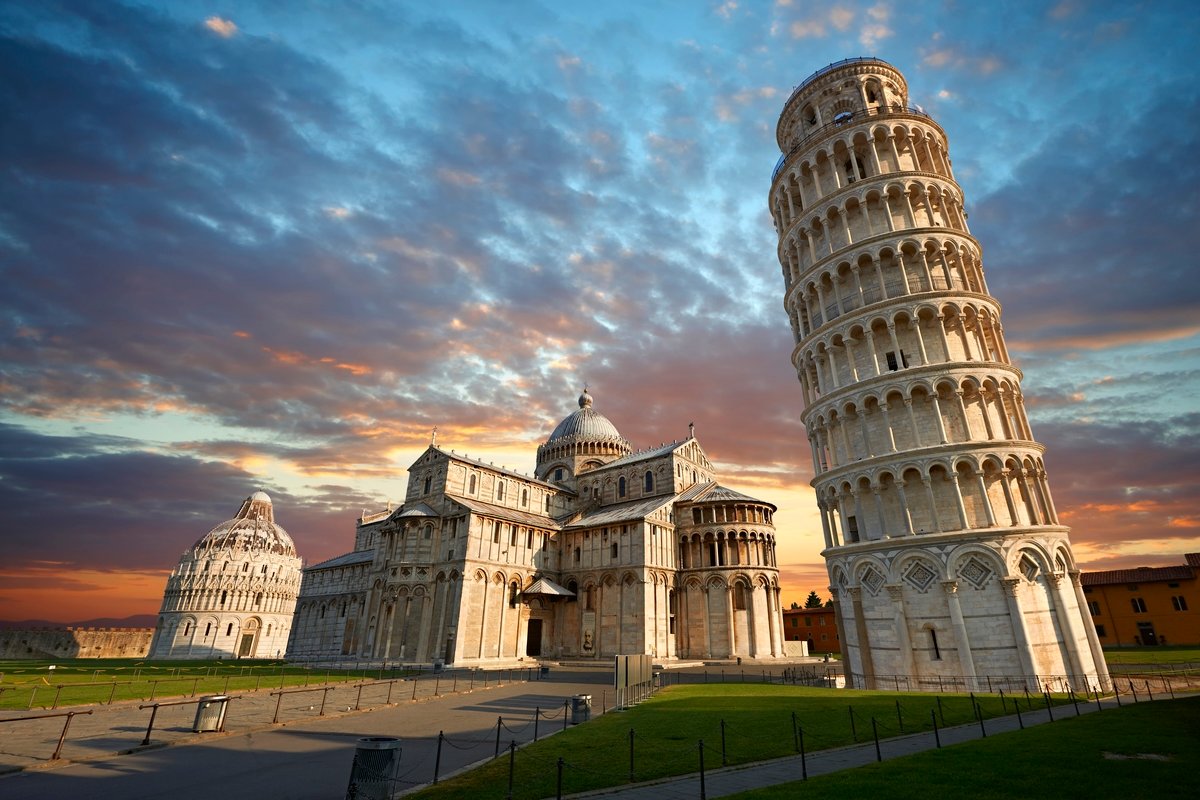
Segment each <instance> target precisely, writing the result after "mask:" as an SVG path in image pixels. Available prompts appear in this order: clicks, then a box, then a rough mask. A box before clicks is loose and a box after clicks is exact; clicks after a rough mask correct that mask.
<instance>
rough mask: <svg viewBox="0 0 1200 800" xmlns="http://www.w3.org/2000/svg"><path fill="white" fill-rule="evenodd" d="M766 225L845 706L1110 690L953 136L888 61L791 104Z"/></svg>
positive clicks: (846, 70) (819, 85) (844, 64)
mask: <svg viewBox="0 0 1200 800" xmlns="http://www.w3.org/2000/svg"><path fill="white" fill-rule="evenodd" d="M776 133H777V140H778V143H779V147H780V149H781V150H782V151H783V156H782V157H781V158H780V159H779V163H778V165H777V166H776V168H775V172H774V174H773V175H772V179H771V191H770V196H769V206H770V211H771V215H772V217H773V218H774V221H775V226H776V229H777V231H778V234H779V250H778V255H779V262H780V265H781V266H782V268H783V280H784V288H785V295H784V307H785V309H786V310H787V313H788V316H789V319H790V321H791V328H792V334H793V337H794V342H795V348H794V350H793V351H792V363H793V366H794V367H795V368H796V370H797V374H798V376H799V378H800V384H801V389H802V391H803V396H804V405H805V410H804V414H803V417H802V419H803V421H804V426H805V428H806V429H807V431H808V439H809V444H810V446H811V451H812V459H813V466H814V472H815V475H816V477H815V478H814V479H813V481H812V486H813V488H814V489H815V491H816V495H817V503H818V506H819V508H820V512H821V521H822V525H823V528H824V531H823V532H824V536H825V549H824V551H823V555H824V556H825V559H826V564H827V567H828V570H829V578H830V591H831V592H832V593H833V596H834V598H835V601H836V607H837V610H838V620H839V623H840V628H841V644H842V649H843V652H844V653H845V654H846V672H847V678H848V682H849V684H850V685H856V686H858V687H864V688H890V687H893V686H895V687H901V686H908V687H911V688H924V687H930V688H936V687H943V686H945V685H955V684H956V683H957V685H959V686H964V687H965V688H968V689H979V688H986V687H992V686H997V685H999V686H1005V685H1006V684H1007V685H1014V684H1015V685H1016V686H1022V685H1024V686H1028V687H1029V688H1034V689H1038V688H1041V687H1042V686H1044V685H1045V684H1046V683H1052V685H1055V686H1061V683H1060V681H1064V680H1065V681H1066V682H1069V683H1070V684H1071V685H1072V686H1075V687H1077V688H1081V687H1085V686H1087V687H1093V686H1095V687H1099V688H1102V689H1108V688H1109V676H1108V673H1107V669H1106V667H1105V662H1104V656H1103V653H1102V651H1101V649H1100V642H1099V640H1098V638H1097V636H1096V630H1095V628H1094V626H1093V625H1092V622H1091V619H1090V618H1089V616H1088V614H1087V611H1086V603H1085V601H1084V597H1083V591H1082V588H1081V585H1080V573H1079V569H1078V567H1077V566H1076V562H1075V557H1074V555H1073V554H1072V551H1071V543H1070V541H1069V538H1068V528H1067V527H1066V526H1065V525H1063V524H1062V523H1061V521H1060V520H1059V516H1058V511H1057V510H1056V509H1055V506H1054V501H1053V500H1052V498H1051V494H1050V487H1049V484H1048V483H1047V480H1046V470H1045V466H1044V463H1043V451H1044V448H1043V446H1042V445H1041V444H1039V443H1038V442H1037V440H1035V439H1034V437H1033V433H1032V431H1031V429H1030V427H1029V420H1028V418H1027V417H1026V413H1025V406H1024V402H1023V397H1022V393H1021V371H1020V370H1019V369H1018V368H1017V366H1016V365H1015V364H1014V363H1013V361H1012V359H1011V358H1010V357H1009V353H1008V349H1007V347H1006V346H1005V343H1004V336H1003V329H1002V327H1001V325H1000V304H999V303H998V302H997V301H996V299H995V298H994V297H992V295H991V294H990V293H989V291H988V287H987V283H986V281H985V280H984V274H983V263H982V259H981V248H980V245H979V242H978V241H976V240H975V238H974V237H973V236H971V233H970V231H969V230H968V228H967V215H966V212H965V210H964V202H965V201H964V197H963V193H962V189H961V188H960V187H959V185H958V183H957V182H956V180H955V177H954V173H953V171H952V169H951V163H950V157H949V145H948V141H947V138H946V134H945V132H944V131H943V130H942V129H941V127H940V126H939V125H938V124H937V123H936V122H935V121H934V120H933V119H931V118H930V117H929V115H928V114H926V113H925V112H924V111H923V110H921V109H920V108H917V107H913V106H910V105H909V100H908V87H907V85H906V83H905V80H904V77H903V76H902V75H901V74H900V72H899V71H898V70H897V69H896V68H895V67H893V66H891V65H890V64H887V63H886V62H883V61H880V60H879V59H875V58H855V59H848V60H846V61H841V62H838V63H836V64H831V65H829V66H828V67H825V68H823V69H821V70H818V71H817V72H816V73H814V74H813V75H811V76H809V77H808V78H807V79H806V80H805V81H803V82H802V83H801V84H800V85H799V86H798V87H796V89H795V91H794V92H793V93H792V95H791V96H790V97H789V98H788V100H787V102H786V104H785V105H784V109H783V112H782V114H781V115H780V118H779V123H778V127H777V129H776Z"/></svg>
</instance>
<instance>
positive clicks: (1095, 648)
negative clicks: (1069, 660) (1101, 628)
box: [1069, 570, 1112, 692]
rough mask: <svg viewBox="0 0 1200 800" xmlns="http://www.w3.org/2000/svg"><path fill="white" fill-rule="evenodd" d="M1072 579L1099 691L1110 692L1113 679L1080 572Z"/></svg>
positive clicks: (1071, 575) (1071, 576)
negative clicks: (1083, 615) (1089, 609)
mask: <svg viewBox="0 0 1200 800" xmlns="http://www.w3.org/2000/svg"><path fill="white" fill-rule="evenodd" d="M1069 574H1070V578H1071V588H1072V590H1073V591H1074V592H1075V602H1076V604H1077V605H1078V607H1079V613H1080V614H1086V615H1087V616H1085V617H1084V622H1083V632H1084V633H1085V634H1086V635H1087V642H1088V650H1090V651H1091V654H1092V666H1093V668H1094V669H1095V673H1094V674H1095V676H1096V681H1097V683H1099V687H1098V688H1099V689H1101V690H1102V691H1105V692H1107V691H1109V690H1110V689H1112V679H1111V678H1110V677H1109V674H1108V664H1107V663H1106V662H1105V660H1104V650H1103V648H1102V647H1101V646H1100V637H1099V635H1098V634H1097V633H1096V626H1095V625H1094V624H1092V620H1091V615H1090V614H1088V611H1087V599H1086V598H1085V597H1084V595H1083V586H1082V584H1081V583H1080V581H1079V571H1078V570H1076V571H1074V572H1071V573H1069Z"/></svg>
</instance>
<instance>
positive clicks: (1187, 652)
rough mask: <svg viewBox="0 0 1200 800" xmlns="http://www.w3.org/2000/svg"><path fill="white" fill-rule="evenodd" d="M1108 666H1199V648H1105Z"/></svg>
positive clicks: (1105, 658)
mask: <svg viewBox="0 0 1200 800" xmlns="http://www.w3.org/2000/svg"><path fill="white" fill-rule="evenodd" d="M1104 660H1105V661H1107V662H1108V663H1109V664H1164V665H1169V664H1180V665H1183V664H1188V663H1190V664H1191V665H1192V666H1197V665H1200V647H1173V646H1172V647H1106V648H1104Z"/></svg>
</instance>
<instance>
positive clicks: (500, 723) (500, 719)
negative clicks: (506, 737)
mask: <svg viewBox="0 0 1200 800" xmlns="http://www.w3.org/2000/svg"><path fill="white" fill-rule="evenodd" d="M503 725H504V717H503V716H499V717H496V753H495V756H494V757H495V758H499V757H500V728H501V727H503Z"/></svg>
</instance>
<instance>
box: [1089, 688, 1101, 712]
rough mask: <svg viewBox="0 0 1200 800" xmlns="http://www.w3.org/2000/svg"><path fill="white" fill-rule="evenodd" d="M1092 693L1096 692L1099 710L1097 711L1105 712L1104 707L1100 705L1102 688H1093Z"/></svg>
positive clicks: (1097, 708)
mask: <svg viewBox="0 0 1200 800" xmlns="http://www.w3.org/2000/svg"><path fill="white" fill-rule="evenodd" d="M1092 691H1094V692H1095V693H1096V710H1097V711H1103V710H1104V706H1102V705H1100V688H1099V687H1098V686H1097V687H1093V688H1092Z"/></svg>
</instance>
